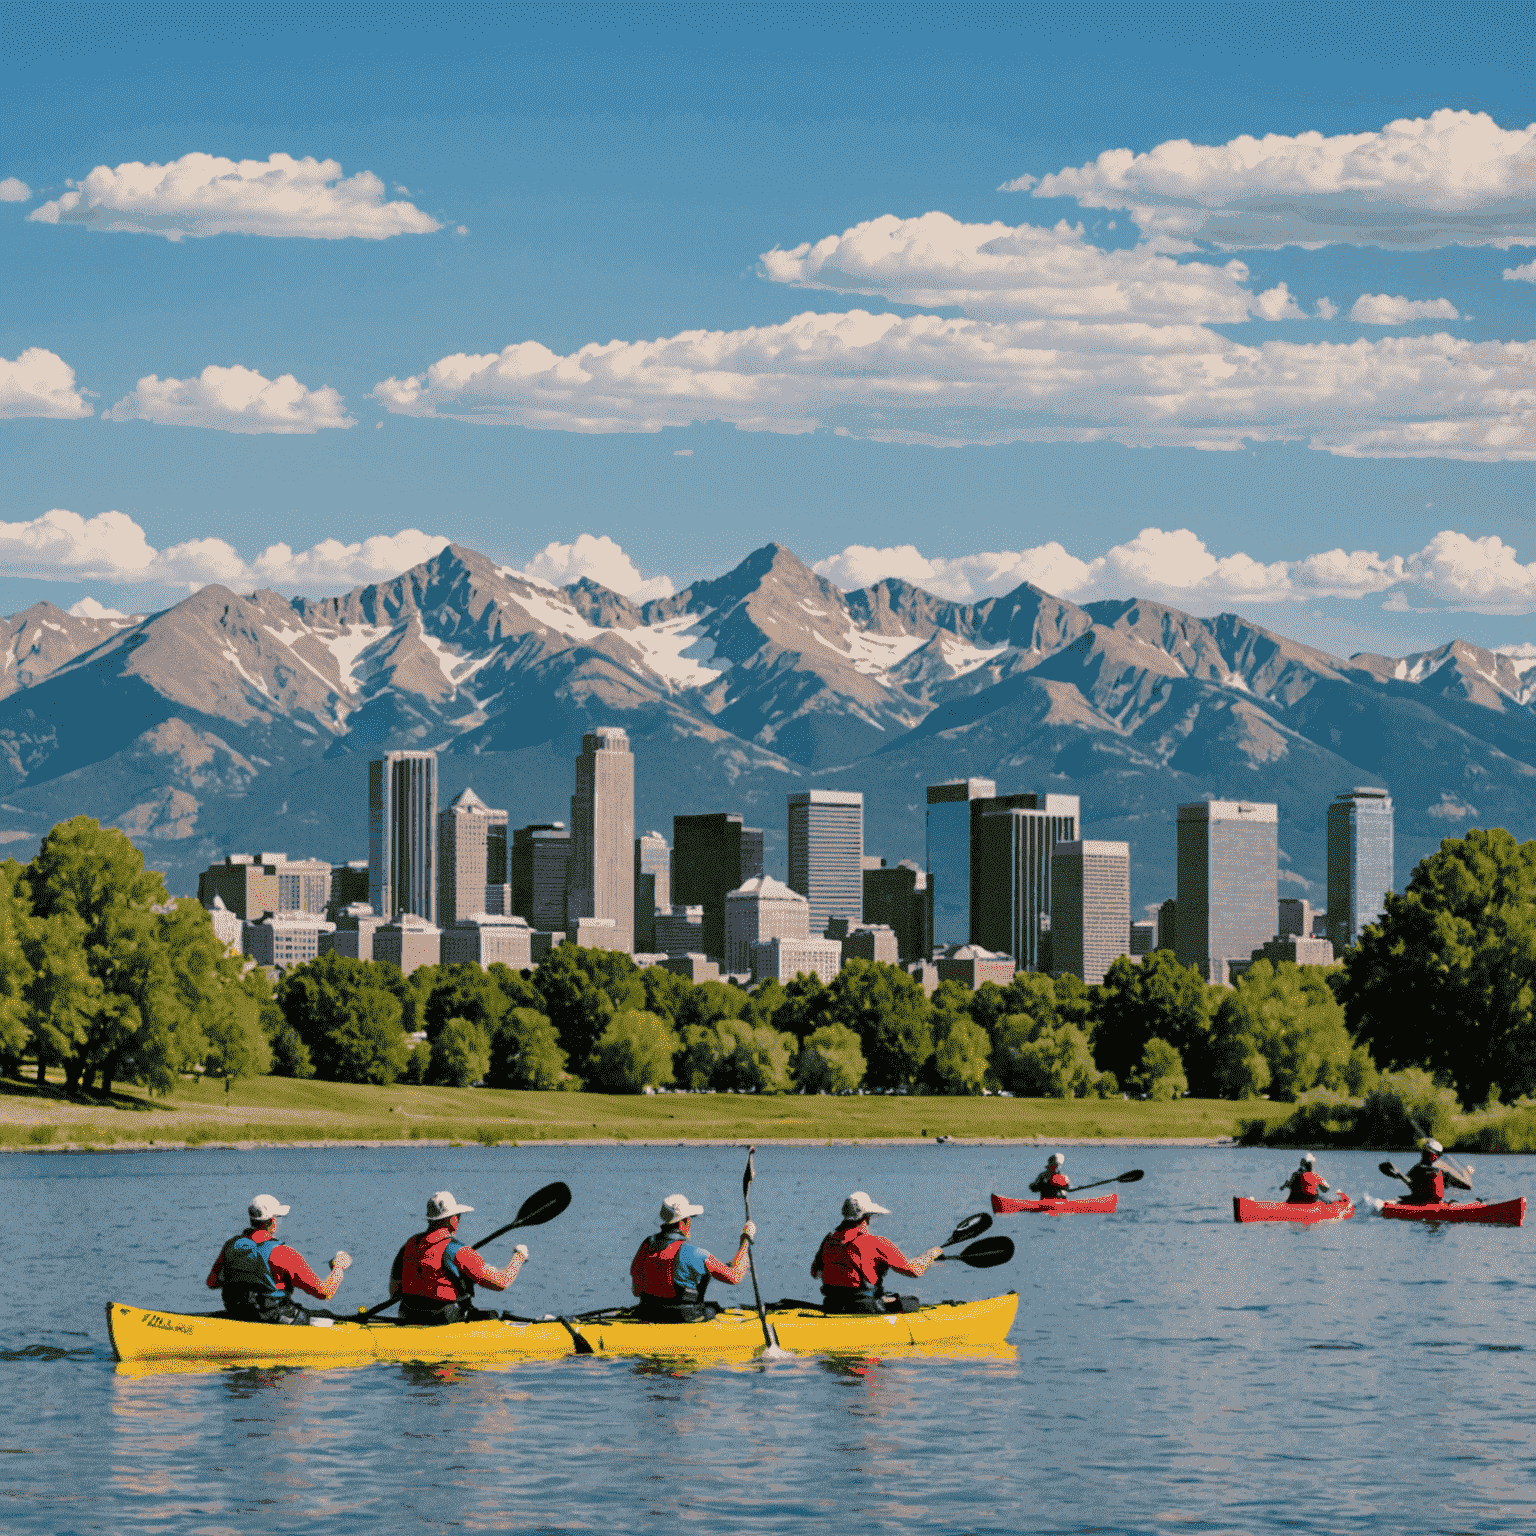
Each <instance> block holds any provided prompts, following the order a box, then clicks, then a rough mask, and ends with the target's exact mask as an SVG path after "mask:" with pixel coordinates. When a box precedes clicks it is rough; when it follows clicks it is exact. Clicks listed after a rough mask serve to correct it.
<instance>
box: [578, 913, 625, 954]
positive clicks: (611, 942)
mask: <svg viewBox="0 0 1536 1536" xmlns="http://www.w3.org/2000/svg"><path fill="white" fill-rule="evenodd" d="M573 927H574V928H575V932H574V933H571V929H569V928H567V929H566V932H567V933H570V934H571V937H572V938H573V939H574V940H575V941H576V944H577V946H578V947H579V948H581V949H621V950H623V951H624V952H625V954H628V953H629V940H628V935H627V934H624V933H621V932H620V930H619V921H618V919H617V918H615V917H578V918H577V919H576V921H575V923H574V924H573Z"/></svg>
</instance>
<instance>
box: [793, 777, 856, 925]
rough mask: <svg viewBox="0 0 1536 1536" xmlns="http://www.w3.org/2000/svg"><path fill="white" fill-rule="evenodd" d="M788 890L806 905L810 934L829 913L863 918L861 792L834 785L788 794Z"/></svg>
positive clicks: (851, 921) (853, 920) (849, 917)
mask: <svg viewBox="0 0 1536 1536" xmlns="http://www.w3.org/2000/svg"><path fill="white" fill-rule="evenodd" d="M789 888H790V889H791V890H792V891H799V892H800V894H801V895H802V896H804V897H805V899H806V900H807V901H808V902H809V903H810V904H811V910H810V918H811V937H812V938H820V937H821V936H822V934H824V933H825V932H826V929H827V923H828V922H829V921H830V920H831V919H832V918H834V917H845V918H847V919H848V922H849V924H850V925H851V924H853V923H861V922H863V921H864V796H863V795H862V794H859V793H857V792H853V793H849V792H847V791H843V790H835V789H810V790H802V791H801V792H800V793H799V794H797V795H791V796H790V797H789Z"/></svg>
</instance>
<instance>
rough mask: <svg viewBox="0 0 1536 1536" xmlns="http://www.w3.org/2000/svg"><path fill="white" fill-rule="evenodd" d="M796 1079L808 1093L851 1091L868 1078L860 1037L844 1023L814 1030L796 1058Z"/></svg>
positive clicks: (826, 1025) (827, 1025)
mask: <svg viewBox="0 0 1536 1536" xmlns="http://www.w3.org/2000/svg"><path fill="white" fill-rule="evenodd" d="M791 1038H793V1037H791ZM795 1081H796V1083H797V1084H798V1085H799V1086H800V1087H801V1088H803V1089H805V1091H806V1092H807V1093H851V1092H852V1091H853V1090H854V1089H855V1088H857V1087H859V1085H860V1084H861V1083H863V1081H864V1053H863V1051H861V1050H860V1049H859V1037H858V1036H857V1035H856V1034H854V1032H853V1031H852V1030H851V1029H849V1028H848V1027H847V1026H846V1025H843V1024H824V1025H822V1027H821V1028H820V1029H817V1030H813V1031H812V1032H811V1034H810V1036H809V1037H808V1038H807V1039H806V1041H805V1044H804V1045H802V1046H801V1047H800V1054H799V1056H798V1057H797V1058H796V1059H795Z"/></svg>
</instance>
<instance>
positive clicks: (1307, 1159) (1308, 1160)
mask: <svg viewBox="0 0 1536 1536" xmlns="http://www.w3.org/2000/svg"><path fill="white" fill-rule="evenodd" d="M1301 1161H1302V1163H1303V1164H1304V1165H1305V1166H1306V1167H1308V1168H1310V1167H1311V1166H1312V1164H1313V1163H1315V1162H1316V1161H1317V1158H1316V1157H1315V1156H1314V1155H1313V1154H1312V1153H1310V1152H1303V1153H1302V1154H1301Z"/></svg>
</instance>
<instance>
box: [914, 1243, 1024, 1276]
mask: <svg viewBox="0 0 1536 1536" xmlns="http://www.w3.org/2000/svg"><path fill="white" fill-rule="evenodd" d="M1012 1257H1013V1239H1012V1238H1011V1237H984V1238H982V1240H981V1241H980V1242H979V1243H972V1244H971V1246H970V1247H969V1248H962V1249H961V1250H960V1252H959V1253H941V1254H940V1255H939V1257H938V1258H937V1259H936V1260H934V1262H935V1263H940V1262H942V1261H943V1260H945V1259H958V1260H959V1261H960V1262H961V1263H962V1264H969V1265H970V1266H971V1268H972V1269H995V1268H996V1267H997V1266H998V1265H999V1264H1006V1263H1007V1262H1008V1260H1009V1259H1011V1258H1012Z"/></svg>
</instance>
